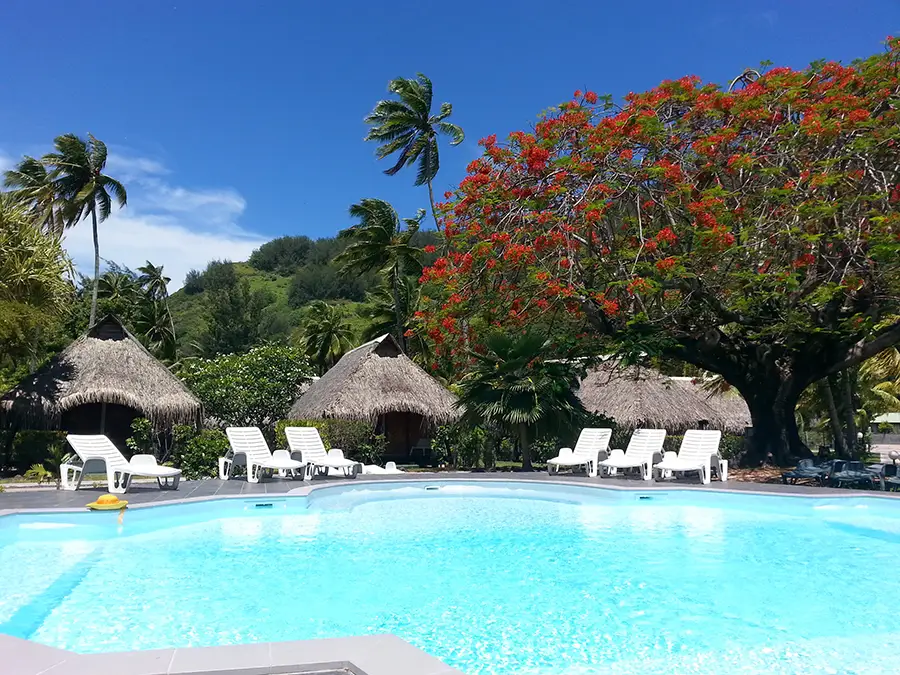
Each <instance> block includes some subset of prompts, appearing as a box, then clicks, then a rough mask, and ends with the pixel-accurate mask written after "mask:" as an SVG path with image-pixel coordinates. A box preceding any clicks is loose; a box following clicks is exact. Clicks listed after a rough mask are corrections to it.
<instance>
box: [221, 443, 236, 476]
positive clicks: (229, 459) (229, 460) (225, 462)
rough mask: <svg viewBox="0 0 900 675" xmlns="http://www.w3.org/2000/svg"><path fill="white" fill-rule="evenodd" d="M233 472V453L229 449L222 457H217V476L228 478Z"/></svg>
mask: <svg viewBox="0 0 900 675" xmlns="http://www.w3.org/2000/svg"><path fill="white" fill-rule="evenodd" d="M233 472H234V455H233V454H232V452H231V450H229V451H228V453H227V454H226V455H225V456H224V457H219V478H220V479H221V480H229V479H230V478H231V474H232V473H233Z"/></svg>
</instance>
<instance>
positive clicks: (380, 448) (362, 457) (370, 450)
mask: <svg viewBox="0 0 900 675" xmlns="http://www.w3.org/2000/svg"><path fill="white" fill-rule="evenodd" d="M387 449H388V443H387V438H385V437H384V436H383V435H382V434H377V435H375V436H372V438H371V440H369V441H366V442H365V443H363V444H362V445H360V446H359V448H358V449H356V450H355V451H354V453H353V459H355V460H357V461H360V462H362V463H363V464H379V465H380V464H382V463H383V462H384V456H385V454H386V453H387Z"/></svg>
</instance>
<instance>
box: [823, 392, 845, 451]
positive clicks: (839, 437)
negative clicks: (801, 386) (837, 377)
mask: <svg viewBox="0 0 900 675" xmlns="http://www.w3.org/2000/svg"><path fill="white" fill-rule="evenodd" d="M831 380H832V376H828V377H826V378H825V379H824V380H822V394H823V396H824V397H825V405H826V407H827V408H828V425H829V426H830V427H831V438H832V439H833V440H834V451H835V452H836V453H837V454H838V456H839V457H847V456H848V455H849V449H848V448H847V447H845V445H844V432H843V431H842V429H841V415H840V413H839V412H838V409H837V405H835V402H834V389H832V388H831Z"/></svg>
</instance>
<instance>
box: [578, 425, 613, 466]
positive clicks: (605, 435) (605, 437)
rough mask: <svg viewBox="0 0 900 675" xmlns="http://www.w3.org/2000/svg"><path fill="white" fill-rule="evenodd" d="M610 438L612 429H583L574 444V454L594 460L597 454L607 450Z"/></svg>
mask: <svg viewBox="0 0 900 675" xmlns="http://www.w3.org/2000/svg"><path fill="white" fill-rule="evenodd" d="M611 437H612V429H583V430H582V431H581V434H580V435H579V436H578V442H577V443H576V444H575V454H576V455H587V456H588V457H593V458H595V459H596V457H597V454H598V453H600V452H603V451H604V450H606V449H607V448H609V439H610V438H611Z"/></svg>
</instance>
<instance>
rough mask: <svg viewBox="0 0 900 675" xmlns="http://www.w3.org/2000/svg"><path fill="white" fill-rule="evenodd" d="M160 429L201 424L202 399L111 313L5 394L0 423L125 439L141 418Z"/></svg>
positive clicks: (0, 400) (0, 411)
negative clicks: (101, 434) (137, 418)
mask: <svg viewBox="0 0 900 675" xmlns="http://www.w3.org/2000/svg"><path fill="white" fill-rule="evenodd" d="M139 416H141V417H146V418H147V419H149V420H150V421H151V423H152V424H153V426H154V427H155V428H156V429H157V430H164V429H167V428H170V427H171V426H173V425H175V424H191V425H196V424H198V423H199V422H200V421H201V419H202V406H201V404H200V401H199V400H198V399H197V398H196V397H195V396H194V395H193V394H192V393H191V392H190V391H188V389H187V387H185V386H184V384H183V383H182V382H181V380H179V379H178V378H177V377H175V376H174V375H173V374H172V373H171V372H169V369H168V368H166V367H165V366H164V365H163V364H162V363H160V362H159V361H157V360H156V359H155V358H154V357H153V355H151V354H150V352H148V351H147V350H146V349H145V348H144V346H143V345H142V344H141V343H140V342H138V340H137V339H136V338H135V337H134V336H133V335H131V334H130V333H129V332H128V331H127V330H126V329H125V327H124V326H123V325H122V323H121V322H120V321H119V320H118V319H117V318H116V317H114V316H112V315H110V316H106V317H104V318H103V319H101V320H100V321H98V322H97V323H96V324H94V326H92V327H91V328H90V329H89V330H88V332H87V333H86V334H84V335H82V336H81V337H80V338H78V339H77V340H75V341H74V342H73V343H72V344H70V345H69V346H68V347H66V349H64V350H63V351H62V352H60V353H59V354H57V355H56V356H55V357H53V358H52V359H51V360H50V361H49V362H48V363H47V364H45V365H44V366H43V367H41V368H40V369H38V370H37V371H36V372H35V373H33V374H32V375H29V376H28V377H26V378H25V379H24V380H22V382H20V383H19V384H18V386H16V387H15V388H14V389H12V390H10V391H9V392H7V393H6V394H5V395H4V396H3V397H2V398H0V425H2V426H5V427H8V428H18V429H24V428H31V429H64V430H66V431H70V432H80V433H98V432H102V433H106V434H107V435H109V436H110V437H111V438H113V440H118V441H122V440H124V438H123V435H124V436H125V437H127V435H128V427H129V426H130V424H131V420H133V419H134V418H135V417H139Z"/></svg>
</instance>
